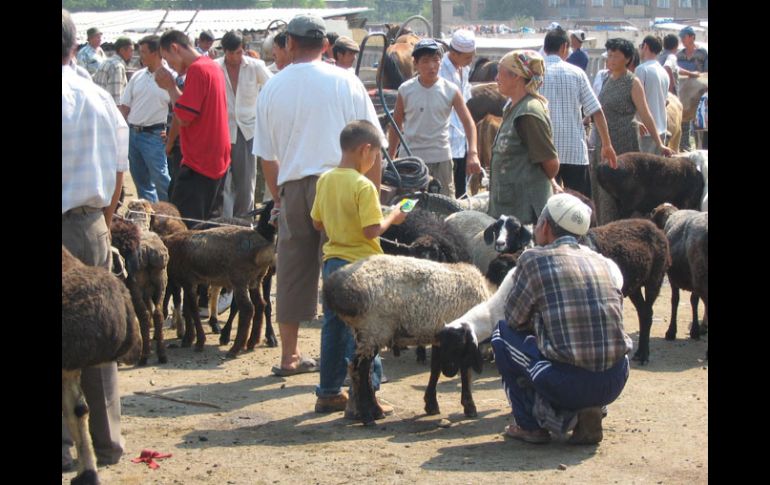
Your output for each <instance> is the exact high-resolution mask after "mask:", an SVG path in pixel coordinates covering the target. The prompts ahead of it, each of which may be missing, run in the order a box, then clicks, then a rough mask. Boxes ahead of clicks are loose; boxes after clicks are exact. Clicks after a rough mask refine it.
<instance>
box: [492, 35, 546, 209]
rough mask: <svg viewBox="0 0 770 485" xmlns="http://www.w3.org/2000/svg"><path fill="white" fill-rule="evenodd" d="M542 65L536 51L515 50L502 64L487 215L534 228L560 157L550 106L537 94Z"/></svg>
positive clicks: (541, 81)
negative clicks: (500, 102)
mask: <svg viewBox="0 0 770 485" xmlns="http://www.w3.org/2000/svg"><path fill="white" fill-rule="evenodd" d="M544 74H545V63H544V61H543V58H542V57H541V56H540V55H539V54H538V53H537V52H535V51H531V50H514V51H511V52H509V53H507V54H506V55H505V56H503V58H502V59H501V60H500V63H499V66H498V74H497V85H498V89H499V90H500V94H502V95H503V96H506V97H508V98H509V99H508V102H507V104H506V106H505V108H504V109H503V121H502V123H501V125H500V130H499V131H498V133H497V137H495V141H494V144H493V146H492V160H491V162H490V168H491V174H490V188H489V191H490V196H489V209H488V210H487V213H488V214H489V215H490V216H492V217H494V218H497V217H499V216H500V215H502V214H505V215H512V216H516V217H517V218H518V219H519V220H520V221H521V223H522V224H534V223H536V222H537V218H538V216H539V215H540V212H541V211H542V210H543V207H545V203H546V201H547V200H548V198H549V197H550V196H551V195H553V193H554V189H556V190H557V191H560V189H559V188H558V186H557V185H556V183H555V182H554V180H553V178H554V177H555V176H556V174H557V172H558V171H559V155H558V153H557V151H556V146H555V145H554V143H553V131H552V129H551V119H550V117H549V114H548V108H547V105H548V101H547V100H546V99H545V98H544V97H543V96H541V95H540V94H539V93H538V89H539V88H540V86H541V85H542V84H543V75H544Z"/></svg>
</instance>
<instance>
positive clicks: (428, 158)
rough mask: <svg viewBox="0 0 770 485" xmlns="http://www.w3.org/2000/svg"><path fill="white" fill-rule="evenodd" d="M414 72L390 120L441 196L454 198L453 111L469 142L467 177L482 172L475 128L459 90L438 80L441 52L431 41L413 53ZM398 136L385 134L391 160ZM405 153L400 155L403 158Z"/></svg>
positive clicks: (390, 133) (440, 79)
mask: <svg viewBox="0 0 770 485" xmlns="http://www.w3.org/2000/svg"><path fill="white" fill-rule="evenodd" d="M412 58H413V60H414V65H415V68H416V70H417V73H418V74H417V77H414V78H412V79H410V80H408V81H406V82H405V83H404V84H402V85H401V87H399V88H398V97H397V98H396V109H395V112H394V113H393V118H394V119H395V121H396V124H397V125H398V127H399V129H401V130H403V132H404V137H405V142H406V144H407V145H409V148H410V149H411V151H412V154H413V155H414V156H416V157H420V158H421V159H422V160H423V161H424V162H425V163H426V164H427V165H428V170H429V172H430V174H431V176H432V177H433V178H434V179H436V180H438V181H439V182H440V183H441V193H442V194H444V195H447V196H449V197H453V198H454V195H455V188H454V180H453V168H452V151H451V147H450V144H449V121H450V119H449V117H450V115H451V113H452V108H454V109H455V111H456V112H457V115H458V116H459V118H460V122H461V123H462V125H463V128H464V129H465V136H466V137H467V138H468V152H467V166H466V169H465V171H466V174H468V175H469V174H472V173H479V172H481V165H480V163H479V156H478V151H477V148H476V127H475V125H474V124H473V118H471V114H470V112H469V111H468V108H467V107H466V106H465V100H464V99H463V96H462V94H460V90H459V89H458V88H457V86H455V85H454V84H453V83H451V82H449V81H447V80H446V79H443V78H441V77H439V75H438V72H439V67H440V64H441V51H440V48H439V45H438V43H437V42H436V41H435V40H433V39H423V40H421V41H419V42H418V43H417V44H416V45H415V46H414V50H413V51H412ZM398 143H399V140H398V136H397V135H396V133H395V131H393V130H392V129H391V130H389V131H388V145H389V148H388V152H389V153H390V156H391V157H393V156H395V154H396V149H397V148H398ZM405 154H406V151H405V150H402V151H401V152H400V155H401V156H405Z"/></svg>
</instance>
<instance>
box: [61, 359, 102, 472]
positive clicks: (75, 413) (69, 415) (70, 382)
mask: <svg viewBox="0 0 770 485" xmlns="http://www.w3.org/2000/svg"><path fill="white" fill-rule="evenodd" d="M80 372H81V371H80V369H78V370H71V371H69V370H62V412H63V413H64V418H65V420H66V422H67V427H68V428H69V431H70V434H71V435H72V439H73V441H74V442H75V445H76V446H77V450H78V468H77V470H78V473H77V476H76V477H75V478H74V479H73V480H72V483H75V484H86V483H87V484H98V483H99V477H98V475H97V474H96V454H95V453H94V447H93V444H92V443H91V434H90V433H89V431H88V404H86V398H85V396H84V395H83V390H82V389H81V387H80Z"/></svg>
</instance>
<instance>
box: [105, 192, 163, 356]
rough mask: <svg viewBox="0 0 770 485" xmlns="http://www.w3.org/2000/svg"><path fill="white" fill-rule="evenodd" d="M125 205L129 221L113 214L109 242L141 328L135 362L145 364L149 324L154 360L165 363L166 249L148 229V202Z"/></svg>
mask: <svg viewBox="0 0 770 485" xmlns="http://www.w3.org/2000/svg"><path fill="white" fill-rule="evenodd" d="M128 208H129V218H130V220H131V222H129V221H126V220H123V219H121V218H119V217H113V219H112V226H111V227H110V233H111V234H112V244H113V246H115V247H116V248H117V249H118V251H119V252H120V255H121V256H122V257H123V258H124V259H125V260H126V269H127V272H128V278H127V279H126V286H128V290H129V292H130V293H131V300H132V302H133V304H134V310H135V311H136V315H137V317H138V318H139V325H140V328H141V331H142V341H143V345H142V357H141V358H140V359H139V365H146V364H147V359H148V357H149V355H150V327H151V326H152V327H154V334H153V340H155V351H156V353H157V356H158V362H160V363H161V364H165V363H166V362H168V358H167V357H166V346H165V344H164V342H163V313H162V311H161V307H162V301H163V296H164V295H165V293H166V285H167V283H168V277H167V275H166V266H167V265H168V259H169V256H168V250H167V249H166V245H165V244H164V243H163V241H162V240H161V239H160V236H158V235H157V234H155V233H154V232H152V231H151V230H150V218H149V215H148V214H147V212H146V211H147V210H151V207H150V202H149V201H147V200H142V199H139V200H132V201H131V202H129V203H128ZM151 322H152V324H153V325H151Z"/></svg>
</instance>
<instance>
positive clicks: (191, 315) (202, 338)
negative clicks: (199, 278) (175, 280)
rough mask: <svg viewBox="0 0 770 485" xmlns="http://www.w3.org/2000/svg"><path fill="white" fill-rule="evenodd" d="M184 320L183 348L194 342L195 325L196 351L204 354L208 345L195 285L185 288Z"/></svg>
mask: <svg viewBox="0 0 770 485" xmlns="http://www.w3.org/2000/svg"><path fill="white" fill-rule="evenodd" d="M183 311H184V319H185V326H186V329H185V334H184V339H183V340H182V347H189V346H191V345H192V341H193V329H192V327H193V324H194V326H195V337H196V340H195V351H196V352H202V351H203V346H204V345H205V344H206V332H204V331H203V324H202V323H201V316H200V314H199V313H198V293H197V292H196V291H195V285H186V286H185V288H184V310H183Z"/></svg>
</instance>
